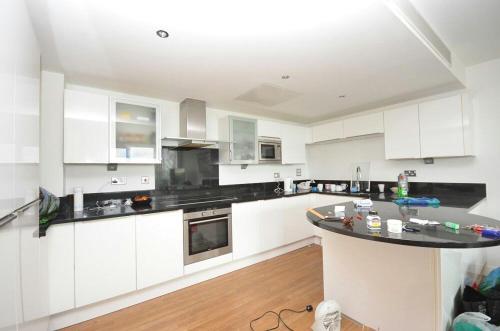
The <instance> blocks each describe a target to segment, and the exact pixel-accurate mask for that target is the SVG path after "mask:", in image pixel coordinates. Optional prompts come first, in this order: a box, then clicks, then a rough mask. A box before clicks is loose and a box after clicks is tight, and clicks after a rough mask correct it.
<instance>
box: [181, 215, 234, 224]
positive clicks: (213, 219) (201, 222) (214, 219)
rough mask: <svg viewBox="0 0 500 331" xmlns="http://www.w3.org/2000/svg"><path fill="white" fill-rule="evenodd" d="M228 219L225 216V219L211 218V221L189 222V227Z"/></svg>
mask: <svg viewBox="0 0 500 331" xmlns="http://www.w3.org/2000/svg"><path fill="white" fill-rule="evenodd" d="M228 219H229V218H228V217H227V216H225V217H217V218H211V219H208V220H203V221H196V222H191V221H189V225H196V224H203V223H209V222H213V221H220V220H228Z"/></svg>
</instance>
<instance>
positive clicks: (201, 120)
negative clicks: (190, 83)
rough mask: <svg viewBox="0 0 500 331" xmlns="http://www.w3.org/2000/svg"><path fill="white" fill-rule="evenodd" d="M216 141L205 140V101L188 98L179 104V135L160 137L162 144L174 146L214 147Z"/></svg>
mask: <svg viewBox="0 0 500 331" xmlns="http://www.w3.org/2000/svg"><path fill="white" fill-rule="evenodd" d="M217 143H218V141H215V140H207V109H206V102H205V101H203V100H196V99H189V98H188V99H184V100H183V101H182V102H181V103H180V105H179V137H163V138H162V146H167V147H175V148H203V147H209V146H210V147H212V146H213V147H216V145H217Z"/></svg>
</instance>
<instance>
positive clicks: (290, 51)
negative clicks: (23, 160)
mask: <svg viewBox="0 0 500 331" xmlns="http://www.w3.org/2000/svg"><path fill="white" fill-rule="evenodd" d="M463 1H465V0H463ZM27 3H28V5H29V8H30V12H31V15H32V17H33V21H34V25H35V28H36V30H37V31H38V36H39V39H40V43H41V46H42V63H43V66H44V69H47V70H55V71H60V72H64V73H65V75H66V81H67V82H70V83H74V84H83V85H89V86H93V87H98V88H105V89H114V90H119V91H122V92H127V93H134V94H140V95H145V96H152V97H159V98H164V99H169V100H173V101H180V100H182V99H184V98H187V97H190V98H196V99H203V100H206V101H207V104H208V106H209V107H212V108H220V109H227V110H232V111H240V112H247V113H253V114H257V115H264V116H270V117H276V118H282V119H288V120H294V121H299V122H304V123H308V122H313V121H317V120H322V119H326V118H329V117H334V116H338V115H343V114H346V113H350V112H356V111H360V110H365V109H369V108H374V107H380V106H385V105H388V104H391V103H396V102H402V101H407V100H409V99H412V98H417V97H422V96H427V95H430V94H434V93H437V92H443V91H445V90H450V89H456V88H459V87H461V85H460V83H459V82H458V81H457V79H456V78H455V77H454V76H453V75H452V74H451V73H450V72H449V70H448V69H446V68H445V67H444V66H443V64H442V63H441V62H440V61H438V60H437V59H436V58H435V57H434V56H433V55H432V54H431V53H430V52H429V51H428V49H427V48H426V47H424V45H422V44H421V43H420V41H419V40H418V39H417V38H415V36H414V35H413V34H412V33H410V31H409V30H408V29H407V28H406V27H405V26H404V25H403V24H402V23H401V22H400V21H399V20H398V19H397V18H396V17H395V16H394V15H393V14H392V13H391V12H390V11H389V10H388V9H387V8H386V6H385V5H384V4H383V1H380V0H349V1H347V0H310V1H304V0H302V1H294V0H274V1H269V0H253V1H236V0H212V1H206V0H177V1H173V0H143V1H137V0H105V1H103V0H64V1H62V0H27ZM158 29H165V30H167V31H168V32H169V33H170V37H169V38H167V39H161V38H159V37H157V36H156V34H155V31H156V30H158ZM282 75H290V79H288V80H282V79H281V76H282ZM262 84H266V86H267V85H271V86H274V87H277V88H281V89H284V90H286V91H289V92H290V93H292V94H294V95H295V96H294V97H293V98H288V99H286V101H284V102H282V103H279V104H277V105H274V106H264V105H263V104H259V103H255V102H248V101H243V100H241V98H240V99H238V97H240V96H242V95H244V94H246V93H247V92H248V93H252V92H250V91H251V90H252V89H255V88H258V87H259V86H261V85H262ZM271 90H272V89H271ZM278 90H279V89H278ZM339 95H346V97H345V98H339V97H338V96H339ZM266 97H268V96H266Z"/></svg>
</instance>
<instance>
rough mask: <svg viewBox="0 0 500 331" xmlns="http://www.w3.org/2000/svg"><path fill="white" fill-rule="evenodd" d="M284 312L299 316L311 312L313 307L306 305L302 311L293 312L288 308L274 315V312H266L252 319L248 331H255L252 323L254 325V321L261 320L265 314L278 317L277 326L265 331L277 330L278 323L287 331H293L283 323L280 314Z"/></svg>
mask: <svg viewBox="0 0 500 331" xmlns="http://www.w3.org/2000/svg"><path fill="white" fill-rule="evenodd" d="M285 311H289V312H292V313H296V314H301V313H303V312H305V311H307V312H312V311H313V307H312V306H311V305H307V306H306V308H304V309H302V310H293V309H288V308H285V309H282V310H280V311H279V313H276V312H275V311H272V310H268V311H266V312H265V313H264V314H262V315H260V316H259V317H257V318H256V319H254V320H252V321H251V322H250V329H252V331H255V329H254V328H253V326H252V323H254V322H256V321H258V320H260V319H261V318H262V317H264V316H265V315H267V314H269V313H271V314H273V315H275V316H276V317H278V320H277V322H278V324H277V325H276V326H275V327H273V328H271V329H266V330H265V331H271V330H276V329H277V328H279V327H280V323H283V325H284V326H285V328H287V329H288V330H289V331H294V330H293V329H292V328H291V327H289V326H288V325H287V324H286V323H285V321H284V320H283V318H282V317H281V314H282V313H283V312H285Z"/></svg>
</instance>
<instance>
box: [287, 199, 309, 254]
mask: <svg viewBox="0 0 500 331" xmlns="http://www.w3.org/2000/svg"><path fill="white" fill-rule="evenodd" d="M284 200H285V203H286V204H285V212H284V223H285V226H284V231H285V243H286V244H291V243H293V242H296V241H299V240H302V239H306V238H309V237H312V236H313V235H314V226H313V225H312V224H311V223H309V222H308V221H307V216H306V213H307V209H308V208H310V204H311V195H310V194H307V195H303V196H297V197H290V198H285V199H284Z"/></svg>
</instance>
